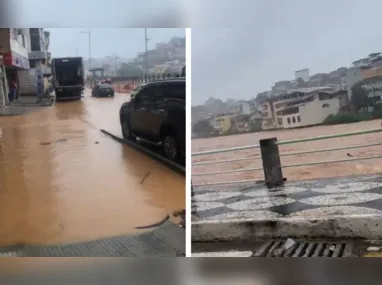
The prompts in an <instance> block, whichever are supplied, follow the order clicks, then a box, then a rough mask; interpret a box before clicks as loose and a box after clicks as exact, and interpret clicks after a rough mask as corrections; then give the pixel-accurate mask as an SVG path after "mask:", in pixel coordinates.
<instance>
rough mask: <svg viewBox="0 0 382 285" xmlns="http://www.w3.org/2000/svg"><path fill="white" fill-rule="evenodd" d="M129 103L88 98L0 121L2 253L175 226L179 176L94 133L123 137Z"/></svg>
mask: <svg viewBox="0 0 382 285" xmlns="http://www.w3.org/2000/svg"><path fill="white" fill-rule="evenodd" d="M127 100H128V94H116V96H115V97H114V98H91V97H90V92H89V90H86V92H85V98H84V99H82V100H81V101H76V102H65V103H64V102H63V103H60V102H59V103H57V104H56V106H53V107H44V108H41V109H40V110H38V112H33V113H29V114H27V115H23V116H17V117H13V116H12V117H6V116H5V117H0V212H1V214H0V219H1V227H0V246H1V247H8V246H23V245H29V244H33V245H56V244H69V243H76V242H79V243H81V242H88V241H93V240H100V239H104V238H109V237H115V236H121V235H135V234H140V233H145V232H147V230H139V229H137V228H139V227H145V226H149V225H153V224H155V223H158V222H160V221H162V220H163V219H165V218H166V216H167V215H169V216H170V220H172V221H174V222H178V221H179V217H173V215H172V213H173V212H174V211H178V210H181V209H184V208H185V186H184V185H185V183H184V176H181V175H179V174H177V173H175V172H173V171H171V170H169V169H168V168H167V167H166V166H164V165H162V164H161V163H159V162H157V161H155V160H153V159H151V158H150V157H148V156H146V155H145V154H142V153H140V152H138V151H136V150H135V149H133V148H131V147H129V146H126V145H123V144H119V143H117V142H116V141H114V140H112V139H110V137H108V136H107V135H105V134H103V133H102V132H101V131H100V129H105V130H108V131H110V132H112V133H114V134H119V135H120V134H121V131H120V125H119V108H120V106H121V104H122V103H123V102H125V101H127ZM144 177H146V178H145V179H143V178H144ZM176 227H177V226H176Z"/></svg>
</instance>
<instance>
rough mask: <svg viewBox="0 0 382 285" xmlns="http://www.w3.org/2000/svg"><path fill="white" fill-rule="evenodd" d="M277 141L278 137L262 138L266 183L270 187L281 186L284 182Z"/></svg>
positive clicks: (261, 145) (261, 147)
mask: <svg viewBox="0 0 382 285" xmlns="http://www.w3.org/2000/svg"><path fill="white" fill-rule="evenodd" d="M276 143H277V138H270V139H263V140H260V150H261V158H262V160H263V169H264V178H265V185H266V186H267V187H268V188H272V187H276V186H281V185H282V184H283V183H284V178H283V173H282V169H281V161H280V156H279V147H278V145H277V144H276Z"/></svg>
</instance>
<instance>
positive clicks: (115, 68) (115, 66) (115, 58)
mask: <svg viewBox="0 0 382 285" xmlns="http://www.w3.org/2000/svg"><path fill="white" fill-rule="evenodd" d="M117 59H119V57H118V56H116V55H115V56H114V73H115V76H117Z"/></svg>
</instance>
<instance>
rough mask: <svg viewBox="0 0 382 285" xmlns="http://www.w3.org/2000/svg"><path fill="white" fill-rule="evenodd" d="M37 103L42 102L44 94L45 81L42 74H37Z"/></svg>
mask: <svg viewBox="0 0 382 285" xmlns="http://www.w3.org/2000/svg"><path fill="white" fill-rule="evenodd" d="M36 86H37V102H36V103H37V104H38V103H41V101H42V96H43V95H44V81H43V80H42V77H41V75H40V74H39V75H38V76H37V84H36Z"/></svg>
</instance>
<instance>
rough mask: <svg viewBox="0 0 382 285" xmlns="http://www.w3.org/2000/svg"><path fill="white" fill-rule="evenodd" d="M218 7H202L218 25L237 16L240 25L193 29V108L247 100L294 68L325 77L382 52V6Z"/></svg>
mask: <svg viewBox="0 0 382 285" xmlns="http://www.w3.org/2000/svg"><path fill="white" fill-rule="evenodd" d="M228 2H230V4H227V3H228ZM220 3H221V4H220V5H219V10H220V11H219V13H213V7H212V5H207V4H205V5H204V7H203V9H201V10H202V11H204V12H203V13H205V14H207V13H209V14H210V15H211V17H212V18H213V19H215V20H216V21H220V22H222V19H224V18H225V17H227V18H229V17H230V18H231V20H232V18H233V17H235V18H237V19H238V21H240V23H241V26H242V27H237V26H238V25H236V27H235V28H203V29H201V28H193V29H192V103H193V105H195V104H201V103H203V102H204V101H205V100H207V99H208V98H209V97H215V98H220V99H227V98H235V99H249V98H252V97H255V96H256V94H257V93H259V92H262V91H266V90H269V89H270V88H271V86H272V85H273V83H275V82H276V81H279V80H290V79H293V78H294V71H296V70H299V69H302V68H310V70H311V73H310V74H311V75H312V74H314V73H317V72H329V71H331V70H333V69H337V68H338V67H341V66H350V65H351V63H352V62H353V61H355V60H356V59H359V58H361V57H366V56H367V55H368V54H370V53H372V52H378V51H382V24H381V11H382V1H378V0H375V1H342V0H339V1H329V0H320V1H309V0H303V1H302V0H292V1H285V0H283V1H256V0H241V1H236V3H235V5H233V3H232V1H223V0H222V1H221V2H220ZM210 6H211V7H210ZM211 21H212V20H211Z"/></svg>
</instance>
